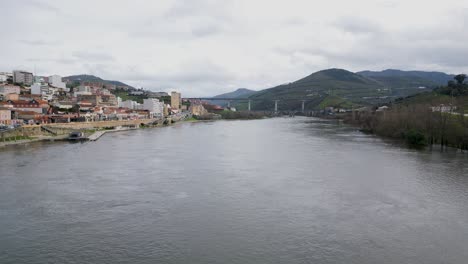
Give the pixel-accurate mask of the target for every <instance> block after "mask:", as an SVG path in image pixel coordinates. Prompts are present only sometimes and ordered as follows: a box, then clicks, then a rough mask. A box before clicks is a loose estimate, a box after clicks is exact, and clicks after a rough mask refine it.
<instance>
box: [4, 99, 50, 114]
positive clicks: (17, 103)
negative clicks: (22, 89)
mask: <svg viewBox="0 0 468 264" xmlns="http://www.w3.org/2000/svg"><path fill="white" fill-rule="evenodd" d="M7 102H8V103H10V104H11V105H13V110H17V111H32V112H36V113H39V114H42V113H47V110H48V109H49V104H48V103H47V101H43V100H34V99H33V100H31V101H27V100H8V101H7Z"/></svg>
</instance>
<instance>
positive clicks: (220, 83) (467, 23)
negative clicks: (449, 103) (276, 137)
mask: <svg viewBox="0 0 468 264" xmlns="http://www.w3.org/2000/svg"><path fill="white" fill-rule="evenodd" d="M0 3H1V5H0V10H1V16H2V22H3V27H2V28H3V30H2V34H1V37H0V38H1V41H0V43H1V44H0V71H11V70H13V69H25V70H29V71H34V68H36V72H37V74H38V75H51V74H59V75H62V76H67V75H72V74H93V75H96V76H99V77H101V78H104V79H114V80H120V81H123V82H126V83H128V84H131V85H134V86H141V87H144V88H147V89H151V90H154V91H158V90H163V91H170V90H179V91H181V92H182V93H183V94H184V96H208V95H216V94H220V93H223V92H227V91H231V90H234V89H236V88H239V87H245V88H250V89H255V90H258V89H263V88H268V87H272V86H275V85H278V84H282V83H286V82H290V81H294V80H297V79H299V78H302V77H304V76H306V75H309V74H311V73H312V72H315V71H318V70H322V69H326V68H344V69H348V70H351V71H360V70H367V69H370V70H382V69H386V68H398V69H406V70H408V69H417V70H436V71H444V72H449V73H460V72H465V73H466V72H468V1H467V0H444V1H432V0H425V1H419V0H416V1H412V0H406V1H404V0H402V1H393V0H365V1H364V0H363V1H359V0H353V1H345V0H342V1H335V0H324V1H315V0H287V1H280V0H278V1H276V0H185V1H181V0H155V1H152V0H131V1H119V0H106V1H105V0H93V1H88V0H80V1H74V0H73V1H72V0H0Z"/></svg>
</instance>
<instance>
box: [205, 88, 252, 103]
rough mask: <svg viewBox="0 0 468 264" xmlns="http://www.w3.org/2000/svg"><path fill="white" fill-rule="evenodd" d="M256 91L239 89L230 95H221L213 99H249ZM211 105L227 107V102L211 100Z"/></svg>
mask: <svg viewBox="0 0 468 264" xmlns="http://www.w3.org/2000/svg"><path fill="white" fill-rule="evenodd" d="M255 92H256V91H254V90H249V89H246V88H239V89H237V90H235V91H233V92H229V93H223V94H219V95H216V96H213V98H244V97H245V98H247V97H249V96H250V95H252V94H254V93H255ZM209 102H210V103H212V104H215V105H220V106H226V105H227V103H228V102H227V101H226V100H209Z"/></svg>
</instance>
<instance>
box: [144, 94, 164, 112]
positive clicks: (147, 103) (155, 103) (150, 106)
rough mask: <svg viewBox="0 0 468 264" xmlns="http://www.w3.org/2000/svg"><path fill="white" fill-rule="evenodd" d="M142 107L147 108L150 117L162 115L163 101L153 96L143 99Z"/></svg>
mask: <svg viewBox="0 0 468 264" xmlns="http://www.w3.org/2000/svg"><path fill="white" fill-rule="evenodd" d="M142 109H143V110H148V111H149V112H150V116H151V117H163V115H164V103H163V102H160V101H159V100H158V99H155V98H150V99H143V105H142Z"/></svg>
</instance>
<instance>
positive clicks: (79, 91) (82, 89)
mask: <svg viewBox="0 0 468 264" xmlns="http://www.w3.org/2000/svg"><path fill="white" fill-rule="evenodd" d="M92 94H93V93H92V91H91V87H90V86H84V85H80V86H78V87H76V88H75V92H74V95H75V97H76V96H78V95H92Z"/></svg>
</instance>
